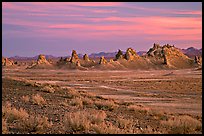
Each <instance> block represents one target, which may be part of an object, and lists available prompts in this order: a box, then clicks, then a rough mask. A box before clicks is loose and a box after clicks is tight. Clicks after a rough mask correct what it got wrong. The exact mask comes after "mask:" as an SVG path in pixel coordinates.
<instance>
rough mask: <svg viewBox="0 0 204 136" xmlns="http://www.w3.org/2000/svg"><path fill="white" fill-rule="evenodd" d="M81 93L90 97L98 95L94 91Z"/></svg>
mask: <svg viewBox="0 0 204 136" xmlns="http://www.w3.org/2000/svg"><path fill="white" fill-rule="evenodd" d="M80 93H81V95H83V96H85V97H88V98H94V97H96V94H94V93H92V92H84V91H83V92H82V91H81V92H80Z"/></svg>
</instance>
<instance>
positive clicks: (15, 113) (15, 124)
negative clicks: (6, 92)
mask: <svg viewBox="0 0 204 136" xmlns="http://www.w3.org/2000/svg"><path fill="white" fill-rule="evenodd" d="M51 125H52V122H49V121H48V118H47V117H42V116H40V115H29V114H28V113H27V112H26V110H24V109H23V108H20V109H19V110H18V109H16V108H15V107H12V106H11V104H10V103H7V104H6V105H5V106H2V133H5V134H9V133H11V131H10V132H9V131H8V126H12V128H13V129H15V131H18V133H21V134H23V133H45V132H46V131H45V130H46V129H47V128H50V127H51ZM15 133H16V132H15Z"/></svg>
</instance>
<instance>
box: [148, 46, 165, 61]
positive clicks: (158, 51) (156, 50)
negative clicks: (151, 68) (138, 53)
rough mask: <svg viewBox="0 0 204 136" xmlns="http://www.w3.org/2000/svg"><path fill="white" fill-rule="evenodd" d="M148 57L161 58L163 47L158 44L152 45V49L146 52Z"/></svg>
mask: <svg viewBox="0 0 204 136" xmlns="http://www.w3.org/2000/svg"><path fill="white" fill-rule="evenodd" d="M147 55H148V56H151V57H157V58H161V57H163V55H164V52H163V47H162V46H160V45H159V44H156V43H154V45H153V48H150V49H149V51H148V52H147Z"/></svg>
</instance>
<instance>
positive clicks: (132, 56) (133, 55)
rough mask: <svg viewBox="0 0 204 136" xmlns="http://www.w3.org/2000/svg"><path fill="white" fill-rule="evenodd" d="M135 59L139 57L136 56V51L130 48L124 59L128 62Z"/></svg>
mask: <svg viewBox="0 0 204 136" xmlns="http://www.w3.org/2000/svg"><path fill="white" fill-rule="evenodd" d="M137 57H139V55H137V53H136V51H135V50H133V49H132V48H128V49H127V51H126V53H125V55H124V58H125V59H126V60H128V61H130V60H134V59H135V58H137Z"/></svg>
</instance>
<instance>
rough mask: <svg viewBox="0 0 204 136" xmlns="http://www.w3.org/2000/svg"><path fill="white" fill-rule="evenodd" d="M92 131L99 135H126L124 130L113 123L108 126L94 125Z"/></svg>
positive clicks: (103, 124) (104, 124) (102, 124)
mask: <svg viewBox="0 0 204 136" xmlns="http://www.w3.org/2000/svg"><path fill="white" fill-rule="evenodd" d="M92 129H93V130H94V132H95V133H97V134H121V133H124V132H123V131H122V130H120V129H119V128H117V127H116V126H114V125H113V124H112V123H111V122H108V123H107V124H106V123H105V122H103V123H101V124H99V125H98V124H94V125H92Z"/></svg>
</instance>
